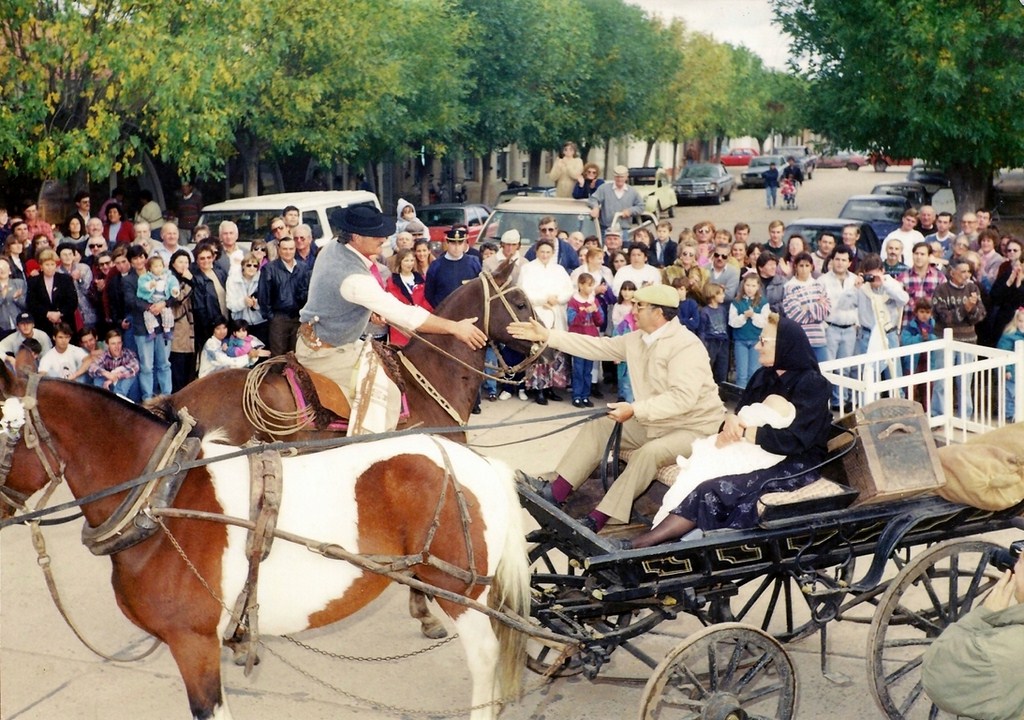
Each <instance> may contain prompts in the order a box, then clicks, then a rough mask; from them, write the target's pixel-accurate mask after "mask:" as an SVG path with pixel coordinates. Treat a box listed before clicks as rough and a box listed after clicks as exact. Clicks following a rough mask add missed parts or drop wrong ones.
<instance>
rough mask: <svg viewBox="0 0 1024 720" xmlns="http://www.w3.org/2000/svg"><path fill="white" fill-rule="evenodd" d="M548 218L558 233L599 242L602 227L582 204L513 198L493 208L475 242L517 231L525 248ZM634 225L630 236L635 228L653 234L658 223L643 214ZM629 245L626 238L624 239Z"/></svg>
mask: <svg viewBox="0 0 1024 720" xmlns="http://www.w3.org/2000/svg"><path fill="white" fill-rule="evenodd" d="M545 215H550V216H552V217H553V218H555V220H557V221H558V228H559V229H560V230H567V231H568V232H575V231H577V230H578V231H580V232H581V233H583V236H584V237H587V236H589V235H594V236H596V237H598V238H601V226H600V225H599V224H598V222H597V220H596V219H594V218H592V217H591V216H590V207H589V206H588V205H587V202H586V201H585V200H569V199H566V198H545V197H516V198H511V199H510V200H509V201H508V202H504V203H502V204H501V205H498V206H497V207H496V208H494V212H493V213H491V216H490V217H489V218H487V222H485V223H484V225H483V227H482V228H480V236H479V238H478V242H495V243H496V242H498V241H499V240H500V239H501V236H502V234H503V233H504V232H505V231H506V230H513V229H514V230H518V231H519V235H520V236H521V237H522V239H523V243H524V246H525V245H532V244H533V243H535V242H536V241H537V237H538V235H539V233H538V232H537V227H538V225H539V223H540V219H541V218H542V217H544V216H545ZM637 221H638V222H637V224H635V225H633V226H632V227H631V228H630V230H629V235H632V234H633V233H634V232H635V231H636V230H637V229H638V228H640V227H646V228H648V229H650V231H651V232H652V233H653V232H654V226H655V225H656V224H657V222H658V218H657V216H656V215H652V214H649V213H642V214H641V217H639V218H637ZM623 240H625V241H627V242H628V238H623Z"/></svg>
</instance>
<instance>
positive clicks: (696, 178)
mask: <svg viewBox="0 0 1024 720" xmlns="http://www.w3.org/2000/svg"><path fill="white" fill-rule="evenodd" d="M735 188H736V180H735V179H734V178H733V176H732V175H730V174H729V171H728V170H726V169H725V166H724V165H722V164H721V163H694V164H693V165H687V166H686V167H684V168H683V169H682V171H681V172H680V173H679V175H678V176H677V177H676V179H675V182H673V183H672V189H673V190H675V192H676V202H678V203H679V204H680V205H682V204H683V203H685V202H687V201H691V200H696V201H699V200H710V201H711V202H713V203H715V204H716V205H721V204H722V203H723V202H725V201H727V200H731V199H732V191H733V190H734V189H735Z"/></svg>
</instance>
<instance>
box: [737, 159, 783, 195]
mask: <svg viewBox="0 0 1024 720" xmlns="http://www.w3.org/2000/svg"><path fill="white" fill-rule="evenodd" d="M772 163H775V167H776V168H778V171H779V176H780V177H781V176H782V168H783V167H785V165H786V158H784V157H782V156H781V155H762V156H761V157H756V158H754V159H753V160H751V161H750V165H749V166H748V167H747V169H746V170H744V171H743V174H742V175H740V183H741V187H745V188H748V187H764V177H763V175H764V172H765V171H766V170H767V169H768V168H769V167H770V166H771V164H772Z"/></svg>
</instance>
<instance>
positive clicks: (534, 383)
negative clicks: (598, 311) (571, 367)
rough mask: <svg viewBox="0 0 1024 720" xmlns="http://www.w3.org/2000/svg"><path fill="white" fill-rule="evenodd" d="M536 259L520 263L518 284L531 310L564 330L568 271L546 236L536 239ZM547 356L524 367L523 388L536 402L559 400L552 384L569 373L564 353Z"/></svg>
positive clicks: (556, 385)
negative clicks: (524, 381) (558, 260)
mask: <svg viewBox="0 0 1024 720" xmlns="http://www.w3.org/2000/svg"><path fill="white" fill-rule="evenodd" d="M536 247H537V259H536V260H532V261H531V262H529V263H527V264H526V265H524V266H523V269H522V270H521V272H520V273H519V287H521V288H522V290H523V292H524V293H526V296H527V297H528V298H530V302H531V303H532V304H533V310H534V312H535V313H536V314H537V319H538V320H540V321H541V322H542V323H544V325H545V326H546V327H548V328H553V329H556V330H565V329H566V328H567V326H568V323H567V321H566V314H565V308H566V305H567V304H568V302H569V298H570V297H572V293H573V286H572V281H571V280H570V279H569V273H567V272H566V271H565V268H563V267H562V266H561V265H559V264H558V262H557V261H556V259H555V248H554V246H553V245H552V244H551V242H550V241H549V240H539V241H537V245H536ZM548 355H552V356H551V357H549V358H544V357H542V358H540V359H538V360H537V361H536V362H534V363H533V364H532V365H531V366H530V367H529V369H528V370H527V371H526V389H527V390H528V391H534V392H535V396H534V400H535V401H536V402H537V404H538V405H547V404H548V400H556V401H557V400H561V399H562V398H561V396H560V395H558V394H557V393H556V392H555V388H564V387H565V386H566V385H567V384H568V380H569V373H568V367H567V362H566V358H565V355H564V354H563V353H560V352H554V353H553V354H552V351H549V353H548Z"/></svg>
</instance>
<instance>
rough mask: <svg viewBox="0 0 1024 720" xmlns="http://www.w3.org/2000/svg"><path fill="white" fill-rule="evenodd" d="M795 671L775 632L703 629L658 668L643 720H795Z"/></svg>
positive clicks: (726, 626) (642, 706)
mask: <svg viewBox="0 0 1024 720" xmlns="http://www.w3.org/2000/svg"><path fill="white" fill-rule="evenodd" d="M796 693H797V687H796V669H795V668H794V667H793V663H792V661H791V660H790V659H789V655H787V654H786V650H785V649H784V648H783V647H782V645H780V644H779V643H778V641H776V640H775V639H773V638H772V637H771V636H769V635H767V634H766V633H764V632H761V631H760V630H758V629H757V628H753V627H750V626H748V625H741V624H739V623H723V624H721V625H713V626H712V627H709V628H704V629H703V630H701V631H700V632H698V633H695V634H693V635H691V636H690V637H688V638H687V639H686V640H684V641H683V642H682V643H680V644H679V645H677V646H676V648H675V649H674V650H672V652H670V653H669V654H668V655H667V656H666V657H665V659H664V660H662V661H661V664H660V665H658V667H657V668H656V669H655V671H654V674H653V675H651V677H650V679H649V680H648V681H647V686H646V687H645V688H644V695H643V699H642V700H641V701H640V720H668V719H669V718H671V719H672V720H769V719H771V720H791V719H792V718H793V714H794V710H795V707H796Z"/></svg>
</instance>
